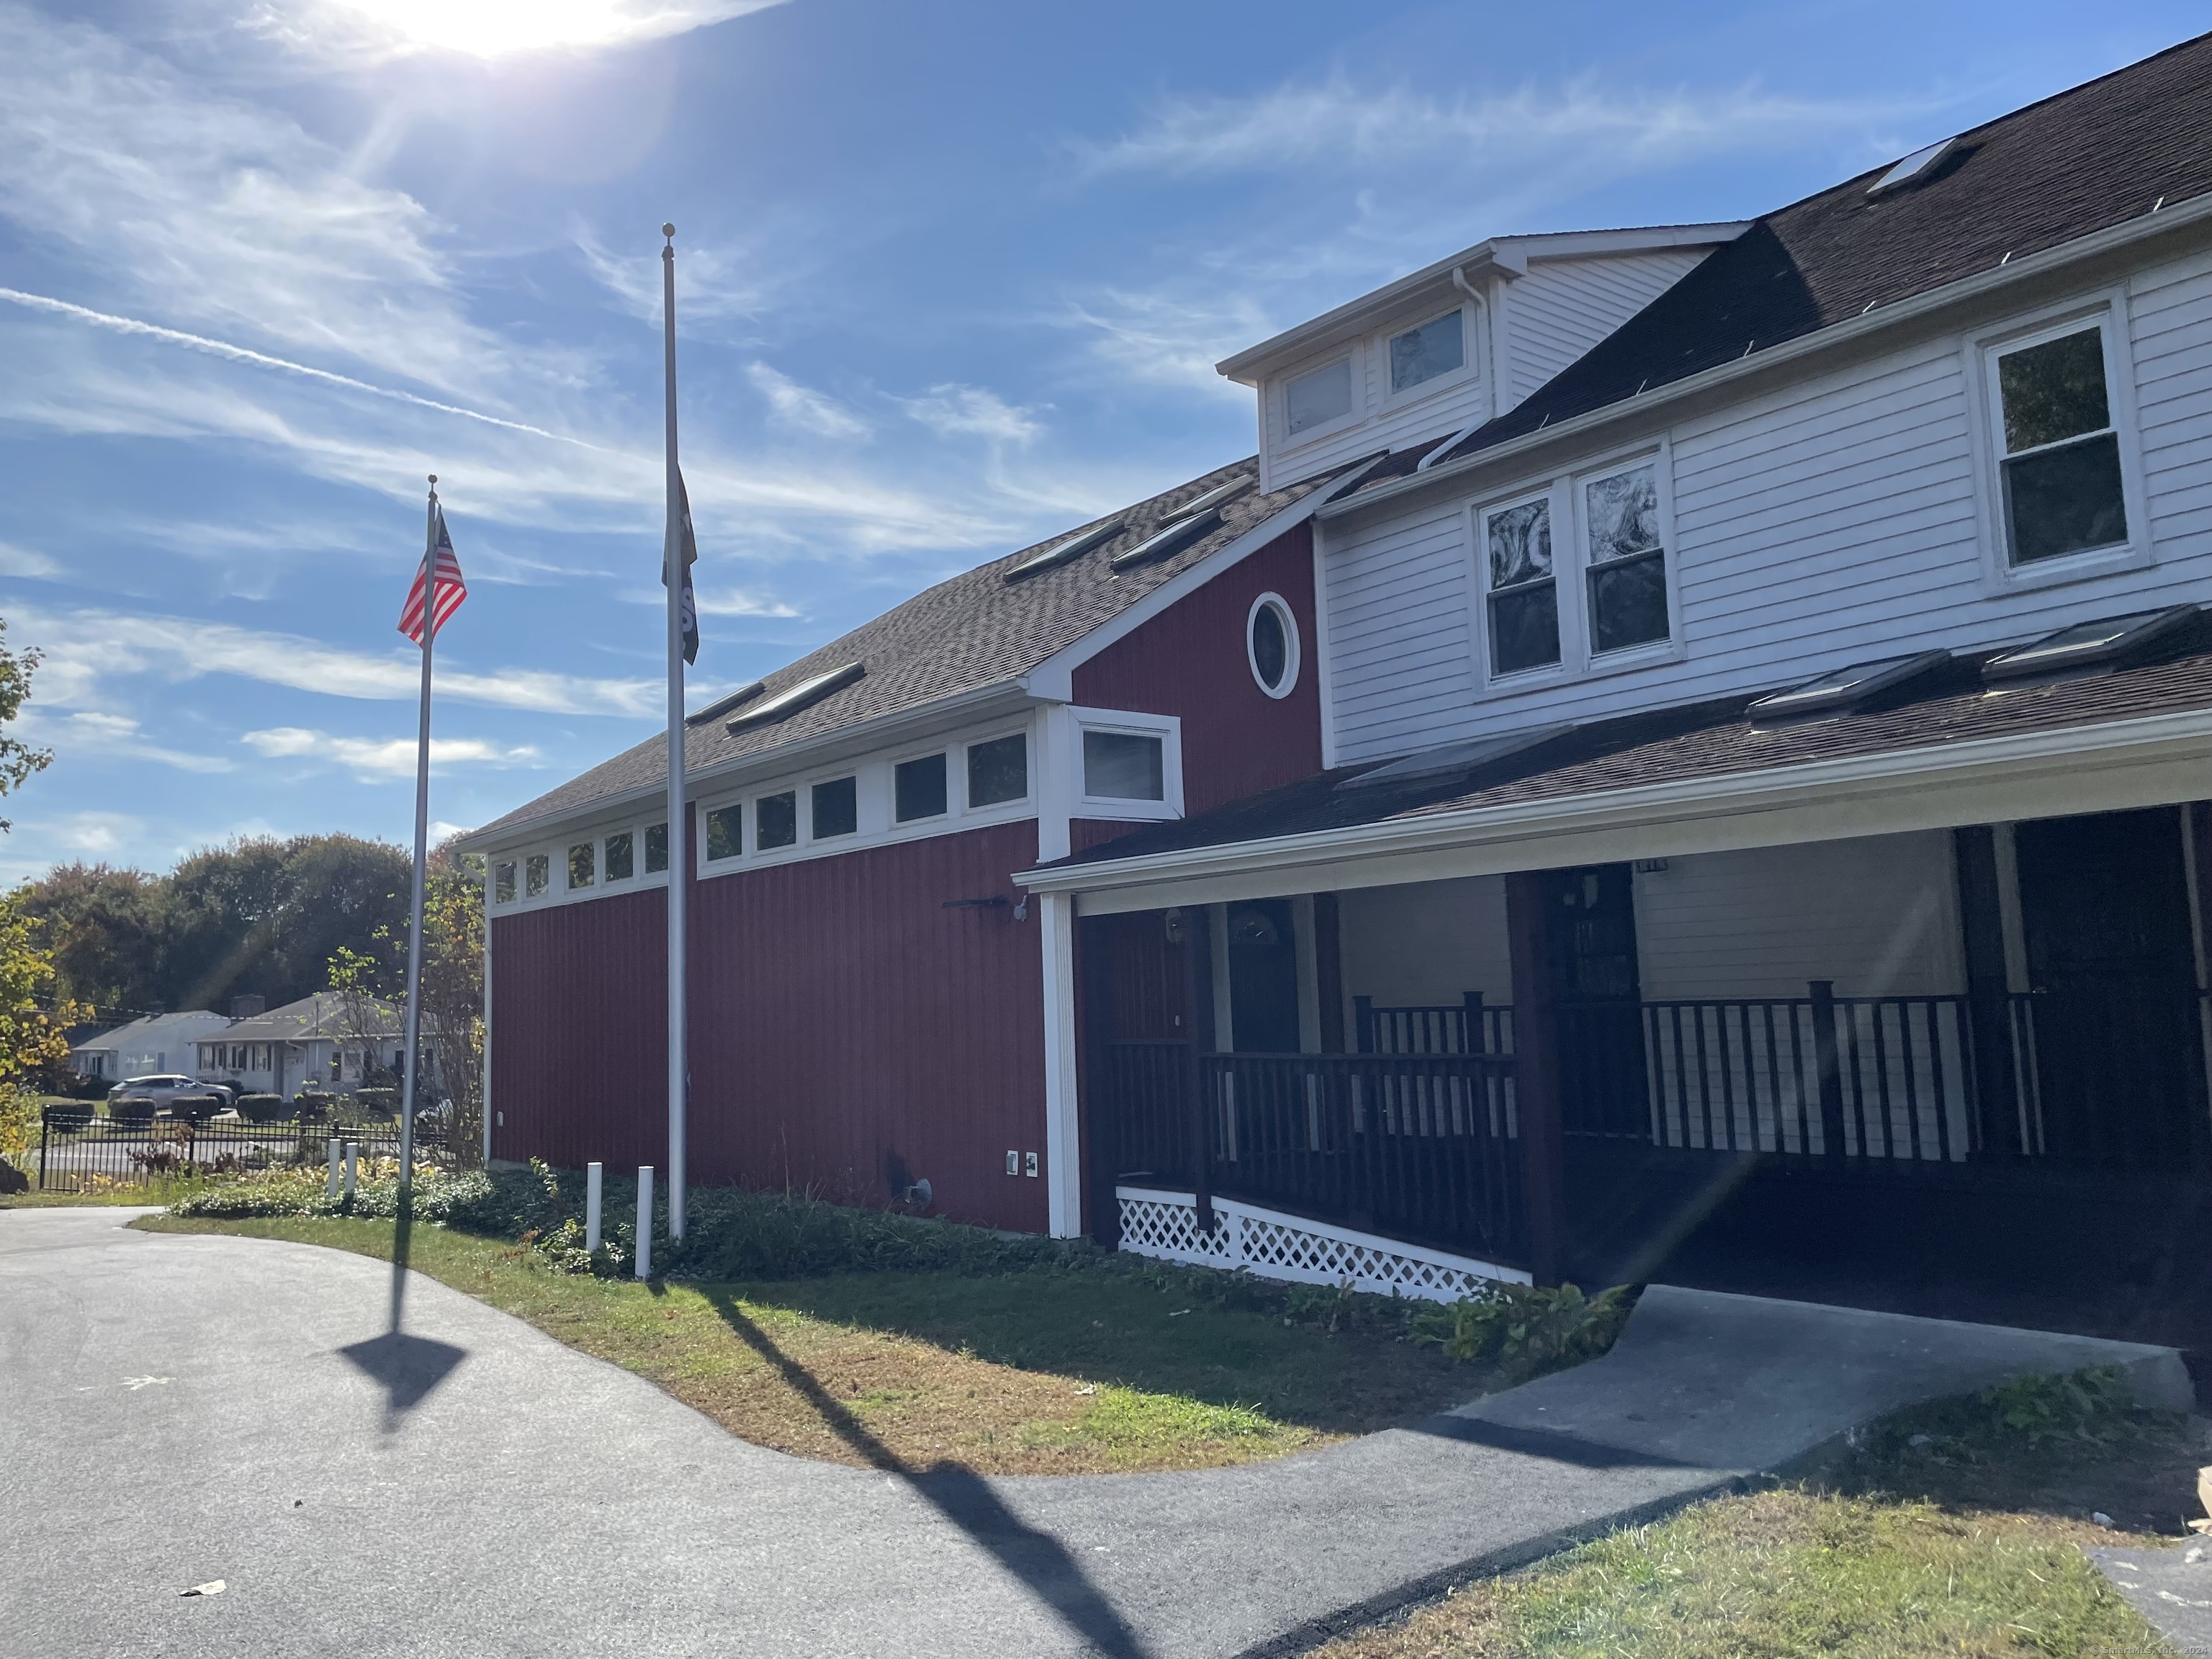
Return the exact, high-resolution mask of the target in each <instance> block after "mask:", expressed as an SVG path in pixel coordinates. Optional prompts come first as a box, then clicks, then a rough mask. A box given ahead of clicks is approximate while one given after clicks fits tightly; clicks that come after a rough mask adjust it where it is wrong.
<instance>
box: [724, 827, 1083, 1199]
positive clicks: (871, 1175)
mask: <svg viewBox="0 0 2212 1659" xmlns="http://www.w3.org/2000/svg"><path fill="white" fill-rule="evenodd" d="M1035 862H1036V824H1035V823H1030V822H1024V823H1010V824H1002V825H999V826H996V827H994V828H992V829H975V830H969V831H966V832H963V833H961V834H957V835H949V836H930V837H928V838H927V839H925V840H921V841H912V842H902V843H899V844H897V845H895V846H890V847H876V848H865V849H862V850H860V851H856V852H853V853H848V854H842V855H841V856H838V857H835V858H826V859H813V860H804V861H801V862H798V863H793V864H787V865H781V866H774V867H771V868H768V869H762V870H749V871H745V872H742V873H739V874H736V875H730V876H720V877H716V878H714V879H713V880H711V881H704V882H701V883H699V884H697V885H696V887H694V888H693V890H692V891H693V892H694V893H695V894H696V899H695V901H694V909H693V911H692V915H693V916H694V917H695V918H696V920H695V921H694V922H693V929H694V932H693V935H692V938H693V951H694V954H693V957H692V974H693V983H694V985H695V986H696V987H698V988H697V989H696V991H695V992H694V993H693V996H692V1001H691V1010H690V1013H691V1044H692V1047H691V1057H692V1058H691V1064H692V1077H693V1083H692V1110H691V1158H692V1167H693V1169H694V1170H696V1171H697V1172H698V1178H699V1179H700V1180H701V1181H702V1182H706V1181H739V1182H744V1183H745V1184H746V1185H748V1186H755V1187H783V1186H786V1185H789V1186H793V1187H800V1188H811V1189H813V1190H815V1191H817V1192H818V1193H819V1194H821V1195H822V1196H823V1197H825V1198H830V1199H835V1200H839V1201H841V1202H845V1203H867V1204H880V1203H884V1202H886V1201H888V1200H890V1198H891V1197H893V1196H894V1190H893V1189H894V1188H895V1187H896V1186H897V1185H899V1184H902V1183H907V1182H914V1181H916V1180H920V1179H924V1178H927V1181H928V1182H929V1183H930V1186H931V1189H932V1194H933V1207H934V1208H935V1210H936V1211H937V1212H939V1213H940V1214H944V1215H949V1216H954V1217H957V1218H962V1219H966V1220H974V1221H981V1222H985V1223H987V1224H989V1225H994V1226H999V1227H1007V1228H1019V1229H1024V1230H1027V1231H1042V1230H1043V1229H1044V1227H1045V1225H1046V1224H1047V1208H1046V1199H1045V1178H1044V1176H1042V1175H1041V1176H1039V1177H1038V1178H1036V1179H1031V1178H1030V1177H1029V1176H1026V1175H1017V1176H1008V1175H1007V1174H1006V1153H1007V1152H1009V1151H1013V1152H1024V1153H1026V1152H1036V1153H1037V1154H1038V1155H1039V1159H1040V1167H1041V1168H1042V1156H1043V1152H1044V1126H1045V1109H1044V987H1043V957H1042V946H1041V945H1040V943H1039V932H1040V929H1039V925H1038V921H1037V919H1036V912H1035V911H1034V909H1032V911H1031V912H1030V916H1029V918H1028V919H1027V920H1025V921H1016V920H1015V919H1014V915H1013V907H1014V905H1015V903H1016V902H1017V901H1018V899H1019V897H1020V895H1019V894H1018V893H1017V892H1016V891H1015V890H1014V889H1013V887H1012V884H1011V883H1010V882H1009V880H1008V879H1007V878H1008V876H1009V874H1010V872H1013V871H1015V870H1022V869H1027V868H1029V867H1030V866H1031V865H1033V864H1034V863H1035ZM992 898H995V899H1000V900H1003V901H1004V902H1002V903H999V904H996V905H991V906H961V907H959V908H947V906H948V902H951V901H958V900H969V899H992Z"/></svg>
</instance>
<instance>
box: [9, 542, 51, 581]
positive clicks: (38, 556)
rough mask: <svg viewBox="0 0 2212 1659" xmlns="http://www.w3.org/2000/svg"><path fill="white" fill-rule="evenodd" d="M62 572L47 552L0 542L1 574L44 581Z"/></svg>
mask: <svg viewBox="0 0 2212 1659" xmlns="http://www.w3.org/2000/svg"><path fill="white" fill-rule="evenodd" d="M60 574H62V568H61V566H60V564H59V563H58V562H56V561H54V560H52V559H51V558H48V557H47V556H46V555H45V554H43V553H40V552H35V551H33V550H32V549H30V548H27V547H18V546H16V545H15V543H13V542H0V576H29V577H31V578H33V579H34V580H40V581H44V580H47V579H48V578H50V577H54V576H58V575H60Z"/></svg>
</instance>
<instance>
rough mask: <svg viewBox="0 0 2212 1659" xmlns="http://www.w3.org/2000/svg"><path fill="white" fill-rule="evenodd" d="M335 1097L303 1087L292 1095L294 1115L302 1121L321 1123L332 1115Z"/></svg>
mask: <svg viewBox="0 0 2212 1659" xmlns="http://www.w3.org/2000/svg"><path fill="white" fill-rule="evenodd" d="M335 1098H336V1097H335V1096H331V1095H326V1094H323V1093H321V1092H319V1091H316V1090H313V1089H302V1090H301V1091H300V1092H299V1093H298V1094H296V1095H294V1096H293V1097H292V1115H294V1116H295V1117H296V1118H298V1119H299V1120H300V1121H301V1122H302V1123H319V1122H321V1121H324V1120H325V1119H326V1118H328V1117H329V1116H330V1115H331V1102H332V1101H333V1100H334V1099H335Z"/></svg>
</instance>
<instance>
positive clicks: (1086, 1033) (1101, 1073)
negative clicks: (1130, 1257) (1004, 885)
mask: <svg viewBox="0 0 2212 1659" xmlns="http://www.w3.org/2000/svg"><path fill="white" fill-rule="evenodd" d="M1112 921H1113V919H1112V918H1109V917H1105V916H1091V917H1089V918H1085V919H1079V920H1078V921H1077V922H1076V924H1075V928H1076V936H1077V939H1078V941H1079V949H1078V951H1077V957H1076V977H1077V980H1078V982H1079V986H1080V991H1079V1003H1078V1006H1079V1010H1080V1015H1079V1029H1078V1030H1077V1034H1076V1046H1077V1047H1078V1048H1079V1049H1080V1050H1081V1052H1082V1055H1083V1066H1082V1075H1083V1097H1082V1113H1081V1123H1082V1133H1081V1135H1080V1137H1079V1140H1080V1144H1081V1146H1082V1152H1083V1167H1084V1169H1085V1170H1086V1171H1088V1172H1089V1174H1090V1176H1091V1181H1090V1206H1091V1214H1090V1217H1089V1220H1090V1223H1091V1227H1090V1231H1091V1238H1092V1239H1093V1240H1094V1241H1096V1242H1097V1243H1099V1244H1101V1245H1103V1246H1104V1247H1105V1248H1106V1249H1109V1250H1110V1249H1115V1248H1117V1247H1118V1246H1119V1245H1120V1244H1121V1195H1120V1194H1119V1193H1118V1192H1117V1191H1116V1190H1115V1188H1116V1187H1117V1186H1118V1185H1119V1182H1118V1179H1117V1177H1118V1175H1119V1172H1120V1170H1121V1162H1122V1160H1121V1144H1120V1137H1119V1135H1118V1134H1116V1133H1115V1130H1116V1127H1117V1121H1116V1114H1117V1113H1118V1112H1119V1111H1121V1109H1122V1103H1121V1101H1119V1100H1117V1099H1115V1095H1114V1083H1113V1078H1112V1074H1111V1073H1110V1072H1109V1069H1108V1067H1107V1064H1106V1045H1107V1044H1108V1043H1109V1042H1112V1041H1113V1040H1114V1037H1115V1024H1114V963H1113V958H1112V956H1111V955H1110V953H1109V952H1110V944H1109V939H1108V938H1107V929H1108V928H1109V927H1110V926H1111V925H1112Z"/></svg>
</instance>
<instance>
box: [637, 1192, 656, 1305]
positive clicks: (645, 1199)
mask: <svg viewBox="0 0 2212 1659" xmlns="http://www.w3.org/2000/svg"><path fill="white" fill-rule="evenodd" d="M637 1276H638V1277H639V1278H640V1279H650V1278H652V1277H653V1165H651V1164H639V1165H638V1166H637Z"/></svg>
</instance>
